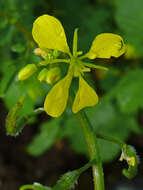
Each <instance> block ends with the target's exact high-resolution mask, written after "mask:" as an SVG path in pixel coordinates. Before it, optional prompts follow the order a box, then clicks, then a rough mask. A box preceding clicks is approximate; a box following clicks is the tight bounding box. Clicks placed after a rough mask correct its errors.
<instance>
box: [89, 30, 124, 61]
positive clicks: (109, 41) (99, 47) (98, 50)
mask: <svg viewBox="0 0 143 190" xmlns="http://www.w3.org/2000/svg"><path fill="white" fill-rule="evenodd" d="M124 52H125V45H124V42H123V39H122V38H121V36H119V35H117V34H112V33H103V34H99V35H98V36H96V38H95V39H94V40H93V42H92V45H91V48H90V50H89V52H88V53H87V57H88V58H89V59H95V58H110V57H111V56H112V57H119V56H121V55H122V54H123V53H124Z"/></svg>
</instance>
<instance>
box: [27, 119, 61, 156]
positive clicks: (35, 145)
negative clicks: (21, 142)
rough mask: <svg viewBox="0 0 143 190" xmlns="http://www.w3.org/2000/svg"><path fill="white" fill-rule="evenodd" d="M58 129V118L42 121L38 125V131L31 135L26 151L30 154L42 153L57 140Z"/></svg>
mask: <svg viewBox="0 0 143 190" xmlns="http://www.w3.org/2000/svg"><path fill="white" fill-rule="evenodd" d="M59 129H60V119H59V118H58V119H53V120H50V121H48V122H45V123H43V124H42V125H41V127H40V132H39V133H38V134H37V135H36V136H34V137H33V139H32V142H31V143H30V144H29V145H28V147H27V151H28V153H29V154H31V155H32V156H40V155H41V154H43V153H44V152H45V151H46V150H48V149H49V148H50V147H51V146H52V145H53V144H54V143H55V141H56V140H57V135H58V132H59Z"/></svg>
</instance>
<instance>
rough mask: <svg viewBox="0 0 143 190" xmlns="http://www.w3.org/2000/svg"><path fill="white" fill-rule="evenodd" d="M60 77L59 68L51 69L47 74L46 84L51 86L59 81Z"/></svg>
mask: <svg viewBox="0 0 143 190" xmlns="http://www.w3.org/2000/svg"><path fill="white" fill-rule="evenodd" d="M60 76H61V70H60V68H59V67H54V68H51V69H50V70H49V71H48V73H47V77H46V82H47V83H48V84H52V83H54V82H56V81H58V80H59V79H60Z"/></svg>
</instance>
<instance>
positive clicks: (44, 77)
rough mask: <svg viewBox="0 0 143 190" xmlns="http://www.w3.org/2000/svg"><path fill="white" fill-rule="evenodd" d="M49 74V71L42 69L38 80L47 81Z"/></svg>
mask: <svg viewBox="0 0 143 190" xmlns="http://www.w3.org/2000/svg"><path fill="white" fill-rule="evenodd" d="M47 74H48V69H46V68H45V69H42V71H40V73H39V75H38V80H39V81H40V82H42V81H44V80H46V77H47Z"/></svg>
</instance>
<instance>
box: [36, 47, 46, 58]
mask: <svg viewBox="0 0 143 190" xmlns="http://www.w3.org/2000/svg"><path fill="white" fill-rule="evenodd" d="M34 54H35V55H38V56H42V57H43V58H44V59H46V57H47V52H46V51H44V50H43V49H41V48H36V49H34Z"/></svg>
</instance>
